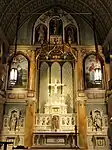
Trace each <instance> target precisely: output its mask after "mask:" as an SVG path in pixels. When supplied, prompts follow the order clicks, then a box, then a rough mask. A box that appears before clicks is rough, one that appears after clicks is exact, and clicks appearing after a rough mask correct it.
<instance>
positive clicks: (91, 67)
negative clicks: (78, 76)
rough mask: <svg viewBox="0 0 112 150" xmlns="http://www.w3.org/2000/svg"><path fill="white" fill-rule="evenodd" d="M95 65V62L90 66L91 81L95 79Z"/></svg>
mask: <svg viewBox="0 0 112 150" xmlns="http://www.w3.org/2000/svg"><path fill="white" fill-rule="evenodd" d="M94 69H95V66H94V63H92V64H91V66H90V67H89V73H90V81H94V75H95V72H94Z"/></svg>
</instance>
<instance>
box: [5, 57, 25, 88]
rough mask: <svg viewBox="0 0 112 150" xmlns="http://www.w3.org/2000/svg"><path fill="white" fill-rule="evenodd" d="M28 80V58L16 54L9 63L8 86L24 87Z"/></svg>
mask: <svg viewBox="0 0 112 150" xmlns="http://www.w3.org/2000/svg"><path fill="white" fill-rule="evenodd" d="M27 81H28V60H27V59H26V58H25V57H24V56H23V55H17V56H16V58H15V60H13V61H11V63H10V70H9V82H8V87H9V88H26V87H27Z"/></svg>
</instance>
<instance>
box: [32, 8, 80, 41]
mask: <svg viewBox="0 0 112 150" xmlns="http://www.w3.org/2000/svg"><path fill="white" fill-rule="evenodd" d="M53 18H59V19H61V20H62V22H63V37H64V28H65V27H66V26H67V25H70V24H71V25H74V26H75V27H76V29H77V37H78V38H77V41H78V44H79V29H78V25H77V22H76V21H75V19H74V18H73V17H72V16H71V15H70V14H69V13H67V12H65V11H63V10H62V9H61V8H59V7H54V8H52V9H50V10H49V11H46V12H45V13H43V14H42V15H41V16H40V17H39V18H38V19H37V20H36V22H35V24H34V28H33V43H34V42H35V28H36V27H37V26H38V25H39V24H43V25H45V26H47V27H49V22H50V20H51V19H53ZM48 38H49V28H48V34H47V40H48Z"/></svg>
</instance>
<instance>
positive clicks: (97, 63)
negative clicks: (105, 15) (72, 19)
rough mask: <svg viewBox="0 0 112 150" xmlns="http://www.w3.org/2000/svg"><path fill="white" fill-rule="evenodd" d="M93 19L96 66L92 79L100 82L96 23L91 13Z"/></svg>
mask: <svg viewBox="0 0 112 150" xmlns="http://www.w3.org/2000/svg"><path fill="white" fill-rule="evenodd" d="M92 19H93V32H94V43H95V50H96V68H95V69H94V71H95V73H94V81H95V84H101V81H102V71H101V67H100V66H99V60H98V43H97V38H96V25H95V18H94V16H93V15H92Z"/></svg>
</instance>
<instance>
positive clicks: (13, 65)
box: [10, 13, 20, 86]
mask: <svg viewBox="0 0 112 150" xmlns="http://www.w3.org/2000/svg"><path fill="white" fill-rule="evenodd" d="M19 20H20V13H18V17H17V27H16V38H15V50H14V57H13V60H12V63H11V70H10V86H14V85H15V84H16V81H17V74H18V70H17V60H16V56H17V55H16V53H17V52H16V51H17V40H18V28H19Z"/></svg>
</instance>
